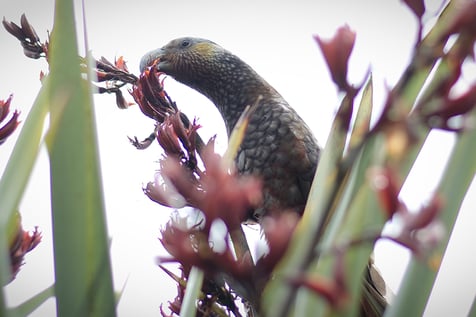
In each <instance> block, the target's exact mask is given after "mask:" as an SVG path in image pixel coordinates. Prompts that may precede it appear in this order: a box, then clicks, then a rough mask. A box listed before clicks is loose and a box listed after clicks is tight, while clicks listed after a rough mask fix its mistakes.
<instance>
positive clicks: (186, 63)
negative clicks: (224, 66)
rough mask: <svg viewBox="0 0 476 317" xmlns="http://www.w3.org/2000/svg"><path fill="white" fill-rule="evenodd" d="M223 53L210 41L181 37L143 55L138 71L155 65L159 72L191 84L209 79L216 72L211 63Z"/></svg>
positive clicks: (219, 47)
mask: <svg viewBox="0 0 476 317" xmlns="http://www.w3.org/2000/svg"><path fill="white" fill-rule="evenodd" d="M223 52H225V50H224V49H223V48H222V47H221V46H219V45H217V44H215V43H214V42H212V41H209V40H206V39H202V38H194V37H182V38H178V39H175V40H172V41H170V42H169V43H168V44H166V45H165V46H163V47H161V48H159V49H156V50H153V51H151V52H149V53H147V54H146V55H144V56H143V57H142V59H141V62H140V70H141V72H143V71H144V70H145V69H146V68H147V67H149V66H151V65H153V64H154V63H155V64H156V67H157V69H158V70H159V71H161V72H163V73H165V74H167V75H170V76H172V77H174V78H175V79H176V80H178V81H180V82H183V83H185V84H193V83H192V82H190V81H191V80H192V81H193V80H194V79H195V80H196V79H200V78H203V77H210V76H211V75H212V73H211V72H214V71H216V64H214V63H213V61H214V60H215V59H216V57H217V56H221V55H223V54H221V53H223Z"/></svg>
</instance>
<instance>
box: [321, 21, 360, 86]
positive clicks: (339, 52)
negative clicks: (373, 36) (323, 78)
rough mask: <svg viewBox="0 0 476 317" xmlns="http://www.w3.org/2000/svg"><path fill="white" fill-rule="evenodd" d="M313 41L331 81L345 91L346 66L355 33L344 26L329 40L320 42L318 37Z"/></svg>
mask: <svg viewBox="0 0 476 317" xmlns="http://www.w3.org/2000/svg"><path fill="white" fill-rule="evenodd" d="M314 39H315V40H316V41H317V44H319V47H320V48H321V51H322V54H323V55H324V59H325V60H326V63H327V66H328V67H329V71H330V73H331V76H332V80H333V81H334V83H336V85H337V87H339V89H340V90H342V91H347V90H348V88H349V84H348V82H347V65H348V61H349V57H350V54H351V53H352V49H353V47H354V43H355V32H353V31H351V30H350V28H349V26H347V25H345V26H343V27H340V28H339V29H338V30H337V33H336V34H335V35H334V37H333V38H332V39H330V40H322V39H321V38H320V37H319V36H317V35H316V36H315V37H314Z"/></svg>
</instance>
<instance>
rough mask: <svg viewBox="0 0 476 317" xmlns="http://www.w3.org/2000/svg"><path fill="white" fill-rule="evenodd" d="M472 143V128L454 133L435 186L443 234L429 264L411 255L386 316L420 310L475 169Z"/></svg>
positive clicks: (475, 140) (475, 141) (414, 313)
mask: <svg viewBox="0 0 476 317" xmlns="http://www.w3.org/2000/svg"><path fill="white" fill-rule="evenodd" d="M471 117H472V120H476V111H473V112H472V116H471ZM474 144H476V129H473V130H472V131H469V132H467V133H463V134H461V135H460V136H459V137H458V140H457V142H456V145H455V147H454V149H453V151H452V153H451V156H450V159H449V161H448V164H447V167H446V169H445V171H444V173H443V177H442V178H441V181H440V184H439V186H438V188H437V193H438V195H440V196H441V197H443V199H444V202H445V205H444V208H443V210H442V211H441V220H442V222H443V223H444V225H445V227H446V230H447V234H446V236H445V237H444V238H443V240H442V241H441V242H440V245H439V247H438V248H437V249H436V250H435V251H434V253H433V254H432V255H431V256H430V257H429V260H431V262H432V263H433V265H432V264H431V263H427V262H423V261H421V260H420V259H417V258H415V257H412V258H411V260H410V263H409V265H408V267H407V270H406V272H405V275H404V278H403V281H402V284H401V287H400V291H399V294H398V296H397V297H396V298H395V301H394V304H393V305H392V306H391V307H390V309H389V310H388V312H387V313H386V314H385V316H386V317H394V316H421V315H422V314H423V311H424V309H425V306H426V303H427V301H428V298H429V296H430V292H431V289H432V287H433V284H434V281H435V278H436V275H437V273H438V270H439V263H440V261H441V258H442V257H443V254H444V252H445V250H446V247H447V245H448V241H449V237H450V234H451V231H452V230H453V227H454V224H455V221H456V218H457V216H458V211H459V209H460V207H461V203H462V201H463V199H464V197H465V195H466V192H467V190H468V188H469V185H470V184H471V181H472V180H473V178H474V175H475V173H476V147H475V146H474ZM434 263H438V265H436V267H435V265H434Z"/></svg>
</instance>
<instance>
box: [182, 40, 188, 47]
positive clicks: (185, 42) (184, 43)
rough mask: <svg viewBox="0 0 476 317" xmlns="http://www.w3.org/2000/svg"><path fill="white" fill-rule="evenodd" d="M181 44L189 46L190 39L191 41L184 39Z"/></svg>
mask: <svg viewBox="0 0 476 317" xmlns="http://www.w3.org/2000/svg"><path fill="white" fill-rule="evenodd" d="M180 45H181V46H182V47H188V46H190V41H189V40H183V41H182V43H181V44H180Z"/></svg>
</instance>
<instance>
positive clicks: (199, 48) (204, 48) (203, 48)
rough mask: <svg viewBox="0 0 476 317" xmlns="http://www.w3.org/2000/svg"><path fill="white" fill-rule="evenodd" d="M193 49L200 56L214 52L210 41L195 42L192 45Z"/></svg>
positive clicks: (210, 54)
mask: <svg viewBox="0 0 476 317" xmlns="http://www.w3.org/2000/svg"><path fill="white" fill-rule="evenodd" d="M193 50H194V51H196V52H197V53H198V54H199V55H201V56H212V55H213V54H214V52H215V47H214V45H213V44H211V43H206V42H203V43H197V44H195V45H194V47H193Z"/></svg>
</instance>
